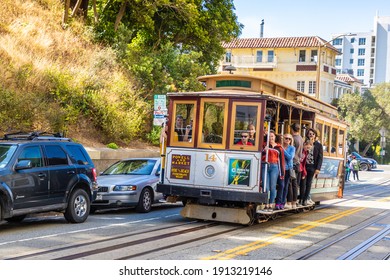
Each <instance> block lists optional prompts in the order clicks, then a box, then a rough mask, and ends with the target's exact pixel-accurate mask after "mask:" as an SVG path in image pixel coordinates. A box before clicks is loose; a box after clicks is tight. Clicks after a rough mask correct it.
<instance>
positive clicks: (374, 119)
mask: <svg viewBox="0 0 390 280" xmlns="http://www.w3.org/2000/svg"><path fill="white" fill-rule="evenodd" d="M386 90H387V92H386ZM389 92H390V87H389V84H387V85H386V86H385V85H380V86H378V87H375V88H374V89H373V90H372V91H365V92H364V93H363V94H362V95H360V94H359V93H356V92H355V93H352V94H344V95H343V96H342V97H341V98H340V100H339V102H338V106H339V110H340V113H341V116H342V117H343V118H344V119H345V120H346V121H347V122H348V123H349V124H350V129H349V133H350V135H351V137H352V138H354V139H356V140H359V141H365V142H367V145H366V147H365V148H364V150H363V152H362V154H363V155H365V153H366V152H367V151H368V149H369V148H370V146H371V145H372V144H373V143H374V141H375V140H376V139H377V138H378V137H379V130H380V129H381V128H382V127H385V128H386V127H387V128H389V116H390V114H389V112H390V103H389V101H388V98H389ZM386 96H387V97H386ZM386 98H387V99H386ZM383 104H385V106H383ZM386 109H387V110H388V111H386Z"/></svg>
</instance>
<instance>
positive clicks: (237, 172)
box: [228, 158, 251, 186]
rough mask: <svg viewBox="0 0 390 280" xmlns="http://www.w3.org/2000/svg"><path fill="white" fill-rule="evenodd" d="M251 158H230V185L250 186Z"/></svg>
mask: <svg viewBox="0 0 390 280" xmlns="http://www.w3.org/2000/svg"><path fill="white" fill-rule="evenodd" d="M250 170H251V160H249V159H233V158H231V159H229V180H228V185H241V186H249V178H250Z"/></svg>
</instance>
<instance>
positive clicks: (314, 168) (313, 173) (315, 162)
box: [300, 128, 323, 206]
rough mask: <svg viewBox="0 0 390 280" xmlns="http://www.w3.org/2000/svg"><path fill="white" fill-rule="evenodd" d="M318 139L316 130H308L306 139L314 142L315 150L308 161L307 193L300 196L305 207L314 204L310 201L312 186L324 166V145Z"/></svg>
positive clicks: (309, 155) (310, 152)
mask: <svg viewBox="0 0 390 280" xmlns="http://www.w3.org/2000/svg"><path fill="white" fill-rule="evenodd" d="M317 137H318V133H317V131H316V130H315V129H313V128H309V129H308V130H307V133H306V138H308V139H309V140H311V141H312V142H313V148H312V149H310V151H309V153H308V155H307V159H306V171H307V176H306V184H305V185H306V186H305V193H304V194H302V193H301V194H300V195H301V199H302V205H303V206H306V205H313V204H314V202H313V201H312V200H311V199H310V200H309V196H310V191H311V185H312V182H313V178H317V176H318V174H319V173H320V170H321V166H322V160H323V147H322V144H321V143H320V142H319V141H318V139H317ZM302 195H303V196H302Z"/></svg>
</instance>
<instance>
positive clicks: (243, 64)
mask: <svg viewBox="0 0 390 280" xmlns="http://www.w3.org/2000/svg"><path fill="white" fill-rule="evenodd" d="M272 59H273V61H270V62H268V61H264V60H267V57H263V59H262V61H258V60H259V59H258V57H256V56H252V55H248V56H237V55H235V56H233V57H232V58H231V61H229V62H227V61H226V59H225V60H224V61H223V65H230V64H232V65H234V67H237V68H269V69H272V68H276V67H277V64H278V63H277V58H276V56H274V57H273V58H272Z"/></svg>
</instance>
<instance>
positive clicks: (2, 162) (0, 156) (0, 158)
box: [0, 145, 16, 168]
mask: <svg viewBox="0 0 390 280" xmlns="http://www.w3.org/2000/svg"><path fill="white" fill-rule="evenodd" d="M15 150H16V145H0V168H3V167H5V166H6V165H7V164H8V162H9V161H10V159H11V157H12V155H13V154H14V153H15Z"/></svg>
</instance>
